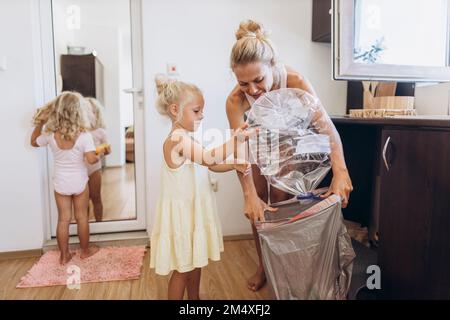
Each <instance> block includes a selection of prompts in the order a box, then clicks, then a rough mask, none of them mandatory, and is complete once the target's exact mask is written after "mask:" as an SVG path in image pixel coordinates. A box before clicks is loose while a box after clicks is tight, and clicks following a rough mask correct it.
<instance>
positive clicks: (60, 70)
mask: <svg viewBox="0 0 450 320" xmlns="http://www.w3.org/2000/svg"><path fill="white" fill-rule="evenodd" d="M40 17H41V30H42V34H41V39H42V50H43V57H44V74H45V75H44V78H45V82H46V85H45V90H44V91H45V99H46V100H50V99H52V98H53V97H55V96H56V95H57V94H58V93H59V92H61V91H64V90H71V91H78V92H80V93H82V94H83V95H84V96H94V97H95V98H96V99H97V100H98V101H100V103H101V104H102V105H103V106H104V109H103V118H104V122H105V127H106V128H105V130H106V133H107V136H108V142H109V143H110V144H111V147H112V153H111V154H110V155H108V156H105V157H104V159H103V160H102V169H101V170H100V172H101V183H99V184H98V186H100V187H95V188H92V190H94V189H95V190H94V192H96V193H98V194H100V199H101V202H100V203H101V205H102V206H103V210H100V208H101V205H99V202H98V201H96V205H95V206H94V204H93V202H91V203H90V206H89V211H90V213H89V214H90V221H91V223H90V231H91V233H107V232H121V231H132V230H145V229H146V221H145V219H146V213H145V208H146V205H145V180H144V178H145V167H144V165H145V161H144V160H145V159H144V155H145V152H144V146H145V143H144V107H143V106H144V100H143V99H144V97H143V92H142V81H143V76H142V69H143V68H142V39H141V0H115V1H109V0H95V1H92V0H40ZM91 66H94V68H91ZM47 153H48V172H49V177H48V179H49V184H48V185H49V188H50V190H49V194H50V199H49V200H50V203H51V205H50V222H51V223H50V224H51V226H50V227H51V235H52V236H56V225H57V221H58V211H57V208H56V204H55V200H54V190H53V183H52V176H53V159H52V155H51V152H47ZM73 222H75V221H74V220H73ZM70 233H71V234H72V235H74V234H76V224H75V223H72V224H71V226H70Z"/></svg>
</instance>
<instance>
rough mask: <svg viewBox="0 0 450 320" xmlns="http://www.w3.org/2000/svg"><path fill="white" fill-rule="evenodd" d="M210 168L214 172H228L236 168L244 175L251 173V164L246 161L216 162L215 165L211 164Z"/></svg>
mask: <svg viewBox="0 0 450 320" xmlns="http://www.w3.org/2000/svg"><path fill="white" fill-rule="evenodd" d="M209 170H211V171H213V172H228V171H232V170H236V171H238V172H240V173H242V174H243V175H247V174H249V173H250V170H251V165H250V163H248V162H245V163H221V164H216V165H214V166H210V167H209Z"/></svg>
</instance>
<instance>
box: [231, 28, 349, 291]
mask: <svg viewBox="0 0 450 320" xmlns="http://www.w3.org/2000/svg"><path fill="white" fill-rule="evenodd" d="M236 39H237V41H236V43H235V44H234V46H233V49H232V52H231V68H232V70H233V72H234V74H235V75H236V78H237V81H238V84H237V85H236V87H235V88H234V89H233V90H232V91H231V93H230V95H229V96H228V99H227V106H226V110H227V116H228V121H229V123H230V126H231V127H232V128H238V127H239V126H240V125H241V124H242V123H243V122H244V115H245V114H246V112H247V111H248V110H249V109H250V107H251V105H252V104H253V102H254V101H255V100H256V99H257V98H258V97H259V96H261V95H262V94H264V93H265V92H268V91H272V90H276V89H280V88H299V89H302V90H305V91H307V92H309V93H311V94H313V95H315V92H314V89H313V87H312V86H311V84H310V83H309V82H308V81H307V80H306V79H305V78H304V77H302V76H301V75H300V74H299V73H298V72H296V71H295V70H293V69H291V68H288V67H286V66H284V65H282V64H280V63H277V61H276V54H275V50H274V47H273V45H272V43H271V41H270V40H269V39H268V38H267V36H266V34H265V32H264V30H263V29H262V27H261V26H260V25H259V24H258V23H256V22H254V21H251V20H249V21H246V22H243V23H241V24H240V26H239V29H238V31H237V32H236ZM322 113H323V115H324V118H326V119H329V118H328V116H327V115H326V111H325V110H322ZM324 128H325V131H326V134H328V135H329V136H330V140H331V142H332V150H331V161H332V169H333V180H332V182H331V186H330V188H329V191H328V193H327V194H326V195H325V196H329V195H330V194H332V193H334V194H337V195H339V196H341V198H342V207H344V208H345V207H346V206H347V203H348V198H349V195H350V192H351V191H352V189H353V188H352V184H351V180H350V177H349V175H348V171H347V167H346V165H345V160H344V154H343V151H342V145H341V141H340V138H339V135H338V133H337V131H336V129H335V128H334V125H333V123H332V122H331V121H327V122H326V123H325V124H324ZM252 172H253V174H250V175H247V176H245V177H244V176H243V175H240V174H238V176H239V180H240V182H241V185H242V190H243V193H244V200H245V209H244V210H245V213H246V214H247V215H248V216H249V217H250V218H251V220H252V221H254V220H257V219H263V217H264V210H265V209H267V210H270V211H273V210H274V209H273V208H271V207H269V206H268V205H267V201H268V194H269V192H268V189H267V182H266V179H265V178H264V176H262V175H261V173H260V171H259V169H258V168H257V167H256V166H253V171H252ZM270 195H271V198H272V199H271V200H272V202H279V201H282V200H286V199H288V198H290V197H291V196H290V195H288V194H286V193H284V192H282V191H280V190H278V189H274V188H271V190H270ZM252 229H253V233H254V235H255V242H256V247H257V251H258V255H259V262H260V265H259V268H258V270H257V272H256V273H255V275H254V276H253V277H251V278H250V279H249V280H248V287H249V288H250V289H251V290H258V289H259V288H260V287H261V286H263V285H264V283H265V280H266V278H265V273H264V269H263V265H262V260H261V248H260V245H259V238H258V235H257V233H256V229H255V227H254V225H253V223H252Z"/></svg>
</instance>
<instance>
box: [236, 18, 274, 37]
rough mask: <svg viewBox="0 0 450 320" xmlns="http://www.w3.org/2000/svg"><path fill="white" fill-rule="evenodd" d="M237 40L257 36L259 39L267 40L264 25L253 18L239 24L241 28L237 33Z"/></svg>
mask: <svg viewBox="0 0 450 320" xmlns="http://www.w3.org/2000/svg"><path fill="white" fill-rule="evenodd" d="M235 35H236V40H240V39H242V38H257V39H259V40H265V39H266V38H267V35H266V32H265V31H264V28H263V27H262V25H260V24H259V23H258V22H255V21H253V20H246V21H243V22H241V23H240V24H239V29H238V30H237V31H236V33H235Z"/></svg>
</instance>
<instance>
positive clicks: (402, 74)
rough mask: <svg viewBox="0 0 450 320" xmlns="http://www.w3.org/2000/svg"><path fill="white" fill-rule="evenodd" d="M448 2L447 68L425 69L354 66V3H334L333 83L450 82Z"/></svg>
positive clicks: (340, 0) (343, 0)
mask: <svg viewBox="0 0 450 320" xmlns="http://www.w3.org/2000/svg"><path fill="white" fill-rule="evenodd" d="M448 2H449V5H448V7H447V11H448V15H447V16H448V19H447V25H448V28H447V30H448V32H447V52H446V56H447V66H446V67H426V66H412V65H394V64H389V65H388V64H363V63H355V62H354V60H353V48H354V31H355V26H354V4H355V0H333V1H332V13H333V15H332V19H333V21H332V51H333V59H332V60H333V62H332V64H333V78H334V80H380V81H383V80H385V81H415V82H422V81H423V82H450V1H448Z"/></svg>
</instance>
